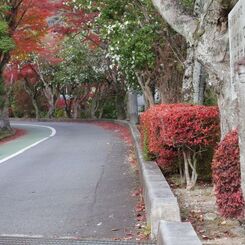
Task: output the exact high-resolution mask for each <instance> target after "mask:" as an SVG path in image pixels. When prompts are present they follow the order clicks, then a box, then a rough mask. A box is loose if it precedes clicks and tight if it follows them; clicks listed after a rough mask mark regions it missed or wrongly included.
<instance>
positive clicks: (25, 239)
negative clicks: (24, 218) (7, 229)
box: [0, 237, 154, 245]
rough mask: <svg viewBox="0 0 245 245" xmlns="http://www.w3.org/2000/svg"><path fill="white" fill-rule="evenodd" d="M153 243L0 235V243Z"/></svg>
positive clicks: (49, 244) (71, 244) (108, 244)
mask: <svg viewBox="0 0 245 245" xmlns="http://www.w3.org/2000/svg"><path fill="white" fill-rule="evenodd" d="M13 244H14V245H153V244H154V243H149V242H134V241H100V240H76V239H46V238H38V237H37V238H35V237H32V238H31V237H29V238H28V237H0V245H13Z"/></svg>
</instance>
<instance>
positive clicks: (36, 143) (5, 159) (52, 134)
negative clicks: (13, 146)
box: [0, 123, 56, 166]
mask: <svg viewBox="0 0 245 245" xmlns="http://www.w3.org/2000/svg"><path fill="white" fill-rule="evenodd" d="M12 125H16V126H18V125H19V126H31V127H41V128H48V129H50V130H51V134H50V135H49V136H48V137H45V138H43V139H41V140H39V141H37V142H35V143H33V144H31V145H29V146H26V147H24V148H23V149H21V150H19V151H17V152H16V153H14V154H12V155H10V156H8V157H5V158H3V159H2V160H0V165H1V166H2V165H4V164H3V163H4V162H6V161H8V160H9V159H11V158H14V157H16V156H18V155H20V154H22V153H23V152H25V151H27V150H29V149H31V148H33V147H35V146H36V145H38V144H40V143H42V142H43V141H45V140H48V139H50V138H52V137H54V136H55V134H56V130H55V129H54V128H52V127H49V126H44V125H36V124H19V123H16V124H12Z"/></svg>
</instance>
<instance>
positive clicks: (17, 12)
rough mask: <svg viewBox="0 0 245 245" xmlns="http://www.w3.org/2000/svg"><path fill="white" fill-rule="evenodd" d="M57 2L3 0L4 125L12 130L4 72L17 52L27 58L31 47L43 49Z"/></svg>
mask: <svg viewBox="0 0 245 245" xmlns="http://www.w3.org/2000/svg"><path fill="white" fill-rule="evenodd" d="M56 7H57V3H54V2H51V1H48V0H43V1H38V0H11V1H8V0H2V1H1V6H0V36H1V38H0V88H1V89H0V129H1V130H11V127H10V124H9V120H8V115H7V113H5V111H6V106H7V103H5V102H6V101H7V98H6V93H5V88H4V81H3V72H4V67H5V66H6V64H7V63H8V62H9V61H10V59H11V56H12V55H14V56H15V57H16V58H18V59H23V57H25V56H26V55H28V53H29V52H30V51H34V50H37V51H40V50H41V46H40V42H39V41H40V38H41V37H43V36H44V35H45V34H46V33H47V31H48V29H49V27H48V24H47V18H48V17H50V16H52V15H53V14H54V12H55V11H56V10H57V9H56Z"/></svg>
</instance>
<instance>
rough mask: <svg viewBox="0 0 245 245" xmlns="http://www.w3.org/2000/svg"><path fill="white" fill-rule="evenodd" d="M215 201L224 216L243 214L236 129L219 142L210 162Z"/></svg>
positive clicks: (231, 216) (230, 216) (234, 216)
mask: <svg viewBox="0 0 245 245" xmlns="http://www.w3.org/2000/svg"><path fill="white" fill-rule="evenodd" d="M212 170H213V181H214V185H215V195H216V203H217V205H218V208H219V211H220V214H221V215H222V216H224V217H229V218H239V217H241V216H243V215H244V204H245V202H244V199H243V195H242V190H241V170H240V160H239V144H238V134H237V131H233V132H230V133H229V134H227V135H226V137H225V138H224V140H223V141H222V142H221V143H220V144H219V146H218V148H217V150H216V152H215V155H214V159H213V162H212Z"/></svg>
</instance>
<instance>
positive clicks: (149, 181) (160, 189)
mask: <svg viewBox="0 0 245 245" xmlns="http://www.w3.org/2000/svg"><path fill="white" fill-rule="evenodd" d="M115 122H117V123H120V124H124V125H125V124H126V125H127V126H128V127H129V128H130V130H131V133H132V136H133V139H134V143H135V148H136V155H137V160H138V162H139V168H140V178H141V183H142V186H143V190H144V192H143V195H144V200H145V205H146V218H147V223H148V224H149V225H150V226H151V238H153V239H156V238H157V244H158V245H201V244H202V243H201V242H200V240H199V238H198V236H197V234H196V232H195V230H194V229H193V227H192V225H191V223H189V222H185V223H183V222H181V217H180V208H179V204H178V201H177V198H176V197H175V196H174V194H173V192H172V190H171V188H170V186H169V184H168V182H167V181H166V179H165V177H164V176H163V174H162V172H161V170H160V169H159V167H158V165H157V164H156V162H152V161H145V160H144V157H143V152H142V149H141V141H140V133H139V131H138V129H137V127H136V126H135V125H132V124H130V123H128V122H125V121H115Z"/></svg>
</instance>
